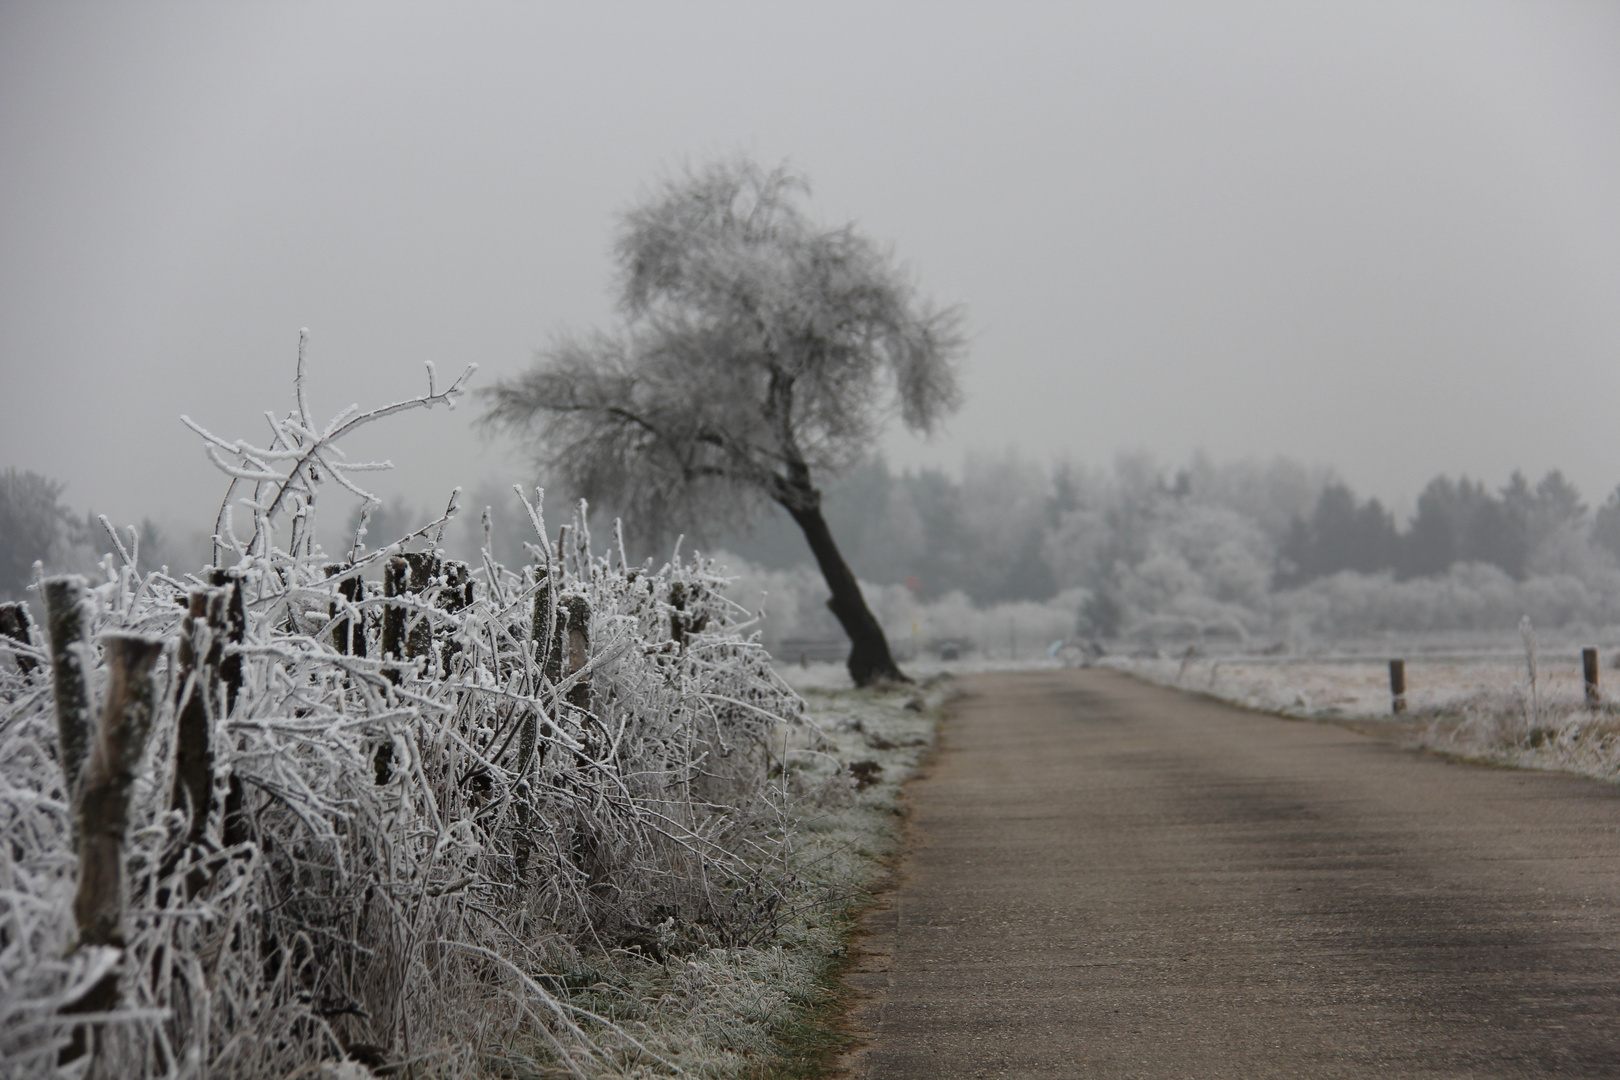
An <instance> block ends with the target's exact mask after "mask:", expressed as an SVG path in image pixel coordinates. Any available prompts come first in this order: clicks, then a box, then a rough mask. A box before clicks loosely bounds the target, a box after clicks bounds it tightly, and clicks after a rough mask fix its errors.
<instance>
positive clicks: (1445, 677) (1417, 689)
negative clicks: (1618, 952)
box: [1099, 641, 1620, 780]
mask: <svg viewBox="0 0 1620 1080" xmlns="http://www.w3.org/2000/svg"><path fill="white" fill-rule="evenodd" d="M1401 644H1402V645H1403V646H1404V647H1402V648H1400V649H1398V650H1387V651H1386V655H1384V656H1379V657H1377V658H1374V657H1373V656H1371V655H1369V652H1370V651H1371V650H1370V647H1368V648H1366V649H1362V650H1358V651H1355V652H1350V651H1349V650H1346V654H1344V655H1338V656H1322V657H1305V658H1293V657H1255V656H1224V657H1199V656H1196V655H1195V656H1192V657H1190V658H1182V659H1175V658H1164V657H1126V656H1117V657H1104V658H1103V659H1102V660H1100V661H1099V663H1100V664H1102V665H1104V666H1107V667H1111V668H1115V669H1117V670H1120V671H1125V672H1129V673H1130V674H1133V675H1135V676H1137V677H1139V678H1143V679H1147V680H1149V681H1151V682H1155V683H1160V684H1162V685H1166V686H1175V687H1178V688H1180V689H1184V690H1189V691H1194V692H1198V693H1205V694H1209V695H1211V696H1212V697H1216V698H1219V699H1221V700H1223V701H1230V702H1232V703H1233V704H1236V705H1242V706H1245V707H1247V708H1252V709H1260V710H1264V711H1266V712H1275V713H1280V714H1282V715H1285V716H1293V717H1299V718H1301V719H1310V720H1358V721H1386V722H1389V723H1390V724H1392V725H1395V724H1399V725H1401V730H1402V732H1403V733H1404V734H1405V735H1407V737H1408V738H1409V739H1410V740H1411V741H1412V742H1413V743H1415V744H1417V745H1421V746H1424V747H1426V748H1428V749H1432V750H1436V751H1441V752H1445V753H1454V754H1458V755H1461V756H1464V757H1469V758H1478V759H1483V760H1489V761H1495V762H1498V763H1501V764H1510V765H1517V766H1522V767H1528V768H1541V769H1555V770H1560V771H1567V772H1577V773H1581V774H1583V775H1587V776H1594V777H1601V778H1603V779H1609V780H1614V779H1620V670H1617V669H1616V667H1615V666H1614V664H1615V659H1616V657H1615V650H1614V649H1613V647H1606V648H1600V654H1599V655H1600V657H1601V660H1602V667H1601V669H1600V673H1599V678H1600V686H1601V687H1602V688H1603V690H1604V693H1603V698H1602V702H1601V703H1600V704H1599V705H1598V706H1597V707H1596V708H1592V707H1589V706H1588V704H1587V702H1586V697H1585V682H1584V678H1583V675H1582V668H1581V654H1580V648H1579V647H1578V646H1570V645H1568V644H1560V645H1555V646H1553V647H1551V648H1548V649H1545V650H1543V649H1541V648H1536V649H1535V650H1534V659H1533V671H1534V677H1533V678H1532V658H1531V655H1530V651H1529V650H1528V649H1526V648H1524V647H1521V648H1520V649H1518V650H1517V652H1516V653H1515V652H1514V651H1512V650H1510V649H1508V648H1505V647H1502V646H1500V645H1497V646H1496V647H1488V648H1481V647H1478V646H1477V645H1476V647H1475V648H1474V649H1473V650H1467V649H1458V648H1457V647H1456V644H1455V643H1450V644H1448V643H1444V642H1430V643H1428V646H1427V647H1426V648H1425V647H1423V645H1422V643H1419V642H1411V641H1408V642H1403V643H1401ZM1396 657H1399V658H1401V659H1404V660H1405V662H1406V704H1407V710H1406V712H1405V713H1404V714H1403V715H1401V716H1396V715H1394V714H1393V711H1392V708H1391V705H1392V700H1391V693H1390V684H1389V659H1391V658H1396ZM1392 733H1393V732H1392Z"/></svg>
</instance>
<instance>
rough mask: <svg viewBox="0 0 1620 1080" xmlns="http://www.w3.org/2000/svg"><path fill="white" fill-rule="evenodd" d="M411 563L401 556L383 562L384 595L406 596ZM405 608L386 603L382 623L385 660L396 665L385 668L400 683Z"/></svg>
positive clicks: (390, 596)
mask: <svg viewBox="0 0 1620 1080" xmlns="http://www.w3.org/2000/svg"><path fill="white" fill-rule="evenodd" d="M410 580H411V564H410V563H408V562H406V561H405V560H404V559H401V558H397V557H396V558H392V559H389V560H388V561H387V562H385V563H383V596H384V597H385V598H387V599H393V598H394V597H396V596H404V595H405V593H406V592H407V590H408V589H409V587H410ZM405 615H406V612H405V608H404V606H403V605H401V604H385V605H384V606H383V623H382V655H383V659H384V660H391V661H394V662H395V666H392V667H388V668H384V669H383V670H384V673H385V674H387V676H388V678H389V680H390V681H392V682H394V683H398V682H399V681H400V672H399V668H398V666H397V663H398V661H400V660H403V659H404V657H405Z"/></svg>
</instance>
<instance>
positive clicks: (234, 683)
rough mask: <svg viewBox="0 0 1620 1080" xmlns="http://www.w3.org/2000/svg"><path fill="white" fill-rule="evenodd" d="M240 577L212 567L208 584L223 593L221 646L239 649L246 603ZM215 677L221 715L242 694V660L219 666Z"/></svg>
mask: <svg viewBox="0 0 1620 1080" xmlns="http://www.w3.org/2000/svg"><path fill="white" fill-rule="evenodd" d="M242 577H243V575H242V573H241V571H239V570H221V569H220V568H218V567H215V568H214V569H213V571H212V572H210V574H209V575H208V584H210V585H212V586H214V587H215V588H216V589H224V590H225V644H226V645H240V644H242V643H243V642H244V641H246V640H247V600H246V599H245V598H244V597H243V595H242V593H243V589H242V585H243V581H242ZM219 677H220V679H221V681H223V682H224V683H225V715H227V716H229V715H230V714H231V710H233V709H235V708H236V695H237V694H239V693H241V691H242V657H241V654H239V653H238V654H233V655H231V656H227V657H225V658H224V659H223V660H221V661H220V663H219Z"/></svg>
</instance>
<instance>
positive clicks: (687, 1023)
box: [492, 678, 951, 1080]
mask: <svg viewBox="0 0 1620 1080" xmlns="http://www.w3.org/2000/svg"><path fill="white" fill-rule="evenodd" d="M950 692H951V691H950V683H949V680H948V678H942V679H934V680H930V681H929V682H927V683H925V684H924V685H923V686H921V687H898V688H892V689H880V690H836V691H835V690H826V689H814V688H806V689H805V690H803V691H802V693H803V696H804V698H805V700H806V702H807V704H808V706H809V710H808V711H809V718H810V721H811V723H809V724H807V725H805V726H804V727H802V728H795V729H791V730H785V731H783V732H782V733H781V735H780V741H779V742H778V745H777V746H776V747H775V750H774V754H773V758H774V762H773V765H772V766H771V769H772V773H771V777H772V781H773V784H772V793H771V801H772V807H773V811H774V820H771V819H770V816H769V815H765V816H763V817H764V819H765V820H770V824H769V827H768V829H766V830H765V832H763V833H762V834H761V835H760V836H759V837H757V840H758V844H757V849H758V850H759V851H760V852H761V853H762V856H761V859H760V860H759V862H758V863H757V864H756V865H755V867H754V874H755V879H756V882H757V885H758V888H757V890H756V901H755V905H756V908H757V910H755V911H752V912H747V913H741V914H739V915H738V917H737V918H736V919H735V920H733V926H732V928H731V934H730V939H729V940H723V939H720V938H718V937H717V936H716V934H715V932H714V931H713V929H712V928H711V927H705V926H701V925H689V924H687V923H685V922H683V921H682V916H681V913H679V912H671V913H670V914H669V917H668V918H667V919H666V920H665V922H664V923H663V924H661V925H660V926H657V927H651V928H649V931H650V933H649V934H648V942H647V944H646V945H645V946H643V947H641V948H636V949H613V950H597V951H595V952H592V951H591V950H588V949H584V948H581V949H579V950H577V951H576V952H574V953H572V954H570V955H567V956H558V957H554V958H553V959H552V962H551V964H550V965H549V970H550V971H551V972H552V974H551V975H549V976H548V977H547V979H546V982H547V989H548V990H549V991H551V992H552V993H553V994H554V995H556V996H558V997H560V998H565V999H566V1000H567V1002H568V1004H569V1005H571V1006H573V1007H575V1008H577V1009H580V1010H585V1011H587V1012H589V1013H591V1014H594V1015H595V1016H597V1017H599V1018H600V1021H601V1022H600V1024H599V1025H595V1026H596V1028H597V1030H593V1031H591V1035H592V1038H593V1041H594V1042H596V1043H597V1045H598V1046H601V1047H609V1048H611V1049H612V1052H611V1055H610V1058H609V1060H608V1061H606V1062H603V1061H595V1062H584V1061H578V1060H575V1061H569V1060H566V1059H564V1058H562V1057H560V1056H559V1055H557V1054H556V1053H555V1052H554V1051H552V1050H550V1049H549V1048H548V1047H547V1046H545V1045H542V1046H538V1047H529V1048H527V1052H519V1051H517V1050H516V1049H514V1051H513V1053H512V1055H511V1057H510V1058H509V1059H508V1060H507V1061H505V1062H503V1063H499V1064H498V1067H497V1068H495V1069H493V1070H492V1071H494V1072H497V1073H504V1074H505V1075H509V1076H512V1077H524V1078H529V1077H532V1078H535V1080H551V1078H554V1077H588V1078H590V1080H597V1078H598V1077H603V1078H605V1077H622V1078H634V1080H642V1078H646V1080H652V1078H655V1077H674V1076H683V1077H691V1078H693V1080H815V1078H820V1077H826V1076H829V1075H831V1074H832V1072H833V1070H834V1068H835V1067H836V1062H837V1057H838V1055H839V1054H840V1053H841V1052H842V1051H844V1050H846V1049H848V1047H849V1044H850V1042H851V1037H850V1036H849V1035H848V1034H847V1033H845V1032H844V1031H843V1030H842V1028H841V1026H840V1021H841V1019H842V1016H843V1013H844V1009H845V1004H846V1002H845V998H844V994H843V989H842V986H841V977H842V975H843V973H844V971H845V968H846V966H847V964H848V962H849V960H850V958H851V955H852V952H851V947H852V942H853V938H854V935H855V934H856V933H857V932H858V920H859V916H860V913H861V911H862V910H863V908H864V907H865V905H866V904H867V902H868V900H869V898H870V896H871V894H872V890H873V889H874V887H875V886H876V885H877V884H878V883H879V882H880V881H881V879H882V877H883V875H884V874H885V873H886V872H887V870H888V868H889V866H890V865H891V862H892V859H893V857H894V856H895V855H896V854H897V853H898V850H899V847H900V844H901V840H902V825H903V814H904V810H903V806H902V804H901V798H900V795H901V792H900V786H901V783H902V782H903V781H904V780H906V779H907V778H908V777H910V776H911V775H912V774H913V773H914V772H915V771H916V769H917V767H918V765H919V763H920V762H921V760H922V758H923V756H924V755H925V754H926V753H927V751H928V749H929V748H930V747H931V746H932V745H933V741H934V735H935V729H936V726H937V723H938V717H939V714H940V707H941V706H942V705H943V703H944V702H945V700H946V699H947V698H948V696H949V694H950ZM737 926H744V927H745V928H747V932H746V934H744V935H743V936H740V937H739V936H738V935H737V934H736V932H735V930H736V927H737Z"/></svg>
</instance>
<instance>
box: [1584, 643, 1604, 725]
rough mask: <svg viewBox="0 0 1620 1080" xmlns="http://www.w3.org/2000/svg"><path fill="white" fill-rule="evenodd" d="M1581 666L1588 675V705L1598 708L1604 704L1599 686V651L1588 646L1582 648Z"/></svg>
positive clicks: (1591, 707) (1590, 707)
mask: <svg viewBox="0 0 1620 1080" xmlns="http://www.w3.org/2000/svg"><path fill="white" fill-rule="evenodd" d="M1581 668H1582V669H1583V672H1584V674H1585V676H1586V707H1587V708H1589V709H1596V708H1599V707H1601V706H1602V704H1603V691H1602V690H1600V689H1599V688H1598V651H1597V649H1595V648H1592V647H1590V646H1588V647H1587V648H1584V649H1582V650H1581Z"/></svg>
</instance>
